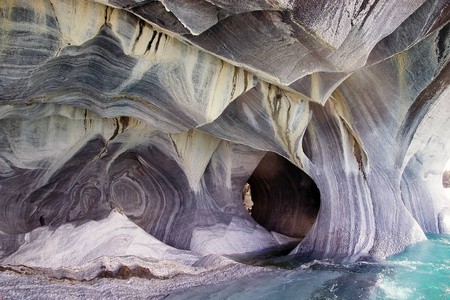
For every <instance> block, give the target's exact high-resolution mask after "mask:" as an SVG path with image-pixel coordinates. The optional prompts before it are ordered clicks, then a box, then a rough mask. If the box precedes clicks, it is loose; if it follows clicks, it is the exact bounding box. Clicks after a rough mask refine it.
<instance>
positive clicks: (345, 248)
mask: <svg viewBox="0 0 450 300" xmlns="http://www.w3.org/2000/svg"><path fill="white" fill-rule="evenodd" d="M0 5H1V8H0V124H1V125H0V237H1V239H0V259H2V260H1V263H2V264H7V265H26V266H30V267H41V268H58V267H61V268H63V267H67V266H72V265H80V264H82V263H85V262H91V261H93V263H92V264H91V265H89V266H88V267H86V268H87V269H89V270H91V269H92V268H95V267H94V266H96V264H99V263H98V260H96V259H99V258H100V257H104V256H114V257H124V256H130V255H131V256H135V257H137V258H136V259H139V257H141V259H142V257H144V256H145V257H148V256H151V257H153V259H158V260H172V261H175V262H176V263H180V264H181V263H184V264H185V265H188V266H191V267H190V268H192V266H193V265H195V266H198V267H204V268H206V269H207V266H209V265H212V264H216V265H217V264H223V263H224V261H222V260H219V258H214V259H212V258H211V256H209V255H224V254H243V253H251V252H258V251H263V250H267V249H272V248H277V247H280V246H283V245H286V244H291V243H292V242H295V243H296V244H295V246H296V247H295V249H293V250H292V252H291V253H292V254H302V255H308V256H310V257H313V258H329V259H333V260H335V261H355V260H357V259H359V258H361V257H366V256H372V257H375V258H382V257H386V256H388V255H391V254H393V253H397V252H400V251H402V250H403V249H404V248H405V247H406V246H407V245H410V244H411V243H414V242H418V241H420V240H423V239H425V234H424V233H450V232H449V228H450V208H449V207H450V202H449V200H448V199H447V198H445V195H444V192H443V188H442V184H441V176H442V175H441V174H442V171H443V168H444V166H445V162H446V161H447V160H448V159H449V158H450V134H449V133H448V132H449V131H448V128H450V88H449V81H450V67H449V64H448V62H449V59H450V27H449V26H450V25H449V24H448V23H449V16H450V5H449V3H448V1H445V0H429V1H422V0H417V1H387V0H383V1H356V0H355V1H312V0H311V1H309V0H308V1H282V0H279V1H277V0H274V1H264V0H258V1H222V0H208V1H202V0H183V1H178V0H177V1H172V0H170V1H169V0H164V1H137V0H127V1H116V0H98V1H88V0H86V1H76V0H72V1H71V0H40V1H25V0H21V1H3V2H2V3H1V4H0ZM252 174H253V175H252ZM246 182H250V184H251V186H252V193H253V195H254V201H255V202H257V203H255V211H254V218H252V216H250V215H249V214H248V212H247V211H246V209H245V208H244V206H243V204H242V198H241V190H242V188H243V186H244V185H245V183H246ZM258 201H259V202H258ZM255 220H256V221H258V222H259V223H258V222H256V221H255ZM66 247H71V248H73V250H72V251H67V249H66ZM63 249H65V250H64V251H63ZM87 249H91V250H89V251H88V250H87ZM152 249H153V250H152ZM155 249H157V251H156V250H155ZM35 252H37V254H36V253H35ZM49 252H50V253H51V252H53V253H51V255H52V256H53V257H54V259H50V258H49V257H47V258H45V259H44V258H43V256H42V253H47V255H48V254H49ZM40 253H41V254H40ZM202 257H210V258H208V259H205V258H202ZM175 262H174V263H175ZM115 263H116V264H118V263H117V262H115ZM128 263H130V262H128ZM225 263H228V262H225ZM103 264H105V262H103ZM122 264H124V262H122ZM140 264H141V265H148V264H150V262H149V261H146V262H142V261H141V263H140ZM111 265H114V263H111ZM180 268H181V267H180ZM184 268H188V267H187V266H185V267H184ZM64 272H66V271H64ZM67 272H68V271H67ZM86 272H88V271H86ZM185 272H187V273H189V272H191V273H195V272H198V271H193V269H189V270H187V271H186V270H185ZM64 274H65V273H64ZM83 274H84V273H83ZM83 274H81V275H80V274H79V273H77V274H75V275H73V277H74V278H84V279H86V278H91V277H90V276H91V275H86V274H84V275H83ZM104 274H106V273H104ZM65 276H67V275H65ZM161 276H163V275H161ZM164 276H165V275H164Z"/></svg>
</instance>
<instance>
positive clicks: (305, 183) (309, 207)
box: [248, 152, 320, 238]
mask: <svg viewBox="0 0 450 300" xmlns="http://www.w3.org/2000/svg"><path fill="white" fill-rule="evenodd" d="M248 183H249V185H250V187H251V201H252V202H253V206H252V209H251V216H252V217H253V219H254V220H255V221H256V222H258V223H259V224H260V225H261V226H263V227H265V228H266V229H267V230H269V231H274V232H277V233H281V234H283V235H286V236H289V237H292V238H303V237H304V236H305V235H306V234H307V233H308V231H309V230H310V229H311V227H312V225H313V224H314V222H315V220H316V217H317V214H318V212H319V207H320V192H319V189H318V187H317V186H316V184H315V183H314V181H313V180H312V179H311V177H309V176H308V175H307V174H306V173H305V172H303V171H302V170H300V169H299V168H298V167H296V166H295V165H293V164H292V163H291V162H290V161H288V160H287V159H285V158H283V157H281V156H280V155H278V154H275V153H273V152H267V154H266V155H265V156H264V158H263V159H262V160H261V162H260V163H259V165H258V167H257V168H256V169H255V171H254V172H253V174H252V175H251V177H250V178H249V179H248Z"/></svg>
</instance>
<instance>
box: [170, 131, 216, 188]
mask: <svg viewBox="0 0 450 300" xmlns="http://www.w3.org/2000/svg"><path fill="white" fill-rule="evenodd" d="M169 136H170V138H171V140H172V144H173V147H174V150H175V152H176V153H177V155H178V158H179V161H180V166H181V167H182V168H183V169H184V171H185V173H186V176H187V177H188V181H189V185H190V186H191V188H192V189H193V190H194V191H196V192H198V191H199V190H200V180H201V178H202V176H203V174H204V173H205V170H206V167H207V166H208V163H209V161H210V160H211V157H212V155H213V153H214V152H215V151H216V149H217V146H218V145H219V143H220V142H221V139H219V138H216V137H214V136H211V135H209V134H207V133H203V132H201V131H198V130H195V129H192V130H189V131H184V132H180V133H172V134H170V135H169Z"/></svg>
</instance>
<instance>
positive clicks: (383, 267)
mask: <svg viewBox="0 0 450 300" xmlns="http://www.w3.org/2000/svg"><path fill="white" fill-rule="evenodd" d="M427 237H428V240H427V241H423V242H420V243H417V244H414V245H412V246H409V247H408V248H406V249H405V251H403V252H402V253H400V254H397V255H394V256H391V257H389V258H388V259H386V260H382V261H360V262H357V263H354V264H351V265H339V264H333V263H330V262H327V261H317V260H315V261H309V262H306V261H304V260H303V261H302V259H299V258H293V257H287V256H285V257H278V258H272V259H264V260H261V261H259V262H254V263H255V264H257V265H264V266H265V267H266V268H270V271H269V272H267V273H265V274H259V275H257V276H253V277H249V278H240V279H237V280H233V281H230V282H226V283H221V284H216V285H210V286H201V287H196V288H193V289H190V290H188V291H182V292H179V293H176V294H172V295H170V296H169V297H167V299H450V235H437V234H433V235H427Z"/></svg>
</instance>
